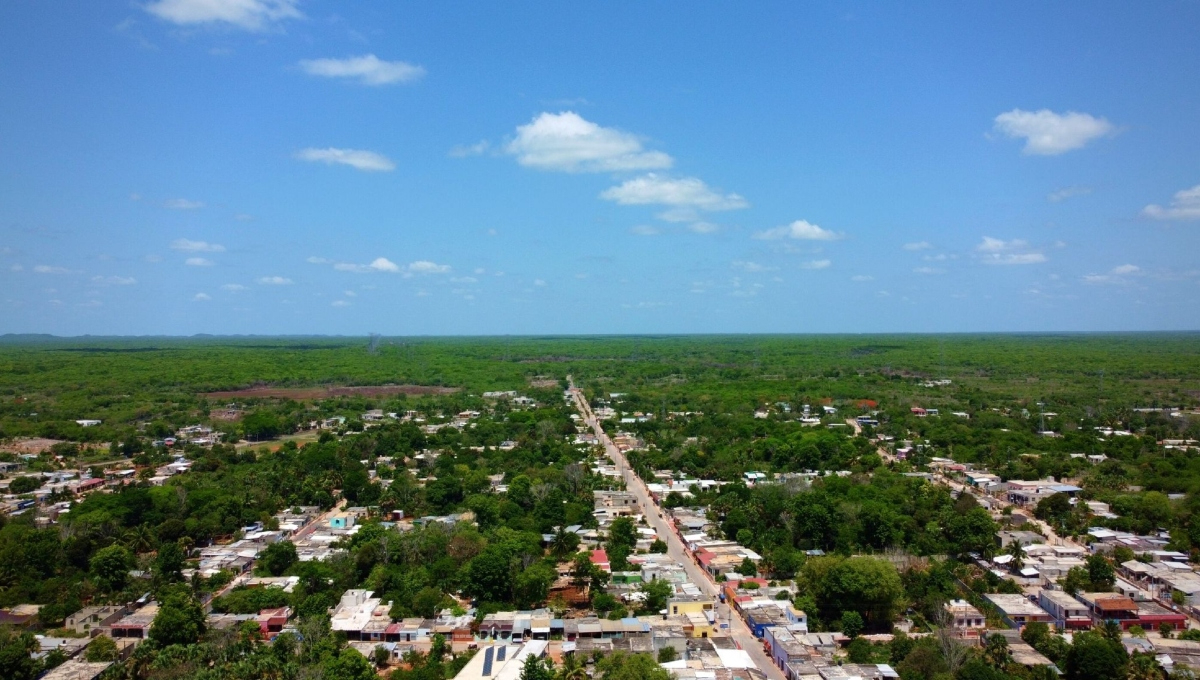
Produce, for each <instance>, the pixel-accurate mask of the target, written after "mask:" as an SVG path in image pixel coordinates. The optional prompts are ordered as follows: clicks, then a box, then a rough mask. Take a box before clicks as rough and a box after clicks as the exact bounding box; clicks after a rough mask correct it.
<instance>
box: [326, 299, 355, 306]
mask: <svg viewBox="0 0 1200 680" xmlns="http://www.w3.org/2000/svg"><path fill="white" fill-rule="evenodd" d="M329 304H330V305H331V306H333V307H349V306H350V303H349V302H348V301H346V300H334V301H333V302H331V303H329Z"/></svg>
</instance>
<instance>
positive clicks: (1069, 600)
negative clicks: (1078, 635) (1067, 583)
mask: <svg viewBox="0 0 1200 680" xmlns="http://www.w3.org/2000/svg"><path fill="white" fill-rule="evenodd" d="M1038 604H1039V605H1041V607H1042V609H1045V610H1046V611H1047V612H1048V613H1049V614H1050V615H1051V616H1052V617H1054V625H1055V627H1057V628H1058V629H1059V630H1079V629H1087V628H1090V627H1091V626H1092V617H1091V614H1090V612H1089V611H1088V606H1087V605H1086V604H1084V603H1082V602H1080V601H1079V600H1076V599H1075V598H1074V597H1071V596H1070V595H1068V594H1066V593H1064V592H1063V591H1061V590H1042V591H1041V592H1040V593H1038Z"/></svg>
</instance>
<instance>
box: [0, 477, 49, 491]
mask: <svg viewBox="0 0 1200 680" xmlns="http://www.w3.org/2000/svg"><path fill="white" fill-rule="evenodd" d="M41 485H42V480H40V479H38V478H37V477H17V478H16V479H14V480H12V482H10V483H9V485H8V491H9V493H15V494H22V493H29V492H30V491H33V490H35V489H37V488H39V487H41Z"/></svg>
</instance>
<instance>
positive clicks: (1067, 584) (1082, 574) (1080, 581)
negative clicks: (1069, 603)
mask: <svg viewBox="0 0 1200 680" xmlns="http://www.w3.org/2000/svg"><path fill="white" fill-rule="evenodd" d="M1059 583H1060V584H1062V588H1063V592H1065V593H1066V594H1068V595H1074V594H1075V593H1078V592H1079V591H1081V590H1089V589H1091V585H1092V584H1091V580H1089V579H1088V573H1087V570H1086V569H1084V568H1083V567H1071V568H1070V569H1069V570H1068V571H1067V575H1066V576H1064V577H1063V578H1062V579H1061V580H1060V581H1059Z"/></svg>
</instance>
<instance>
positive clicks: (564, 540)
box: [550, 526, 579, 560]
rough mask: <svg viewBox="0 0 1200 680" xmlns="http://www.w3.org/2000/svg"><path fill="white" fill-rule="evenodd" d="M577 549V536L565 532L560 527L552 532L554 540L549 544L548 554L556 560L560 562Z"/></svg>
mask: <svg viewBox="0 0 1200 680" xmlns="http://www.w3.org/2000/svg"><path fill="white" fill-rule="evenodd" d="M578 549H579V534H577V533H575V532H573V531H567V530H566V529H564V528H563V527H561V526H560V527H558V528H557V529H556V530H555V531H554V540H553V541H551V542H550V552H552V553H553V554H554V556H555V557H556V558H558V559H560V560H561V559H563V558H564V557H566V556H567V555H570V554H571V553H573V552H575V551H576V550H578Z"/></svg>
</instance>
